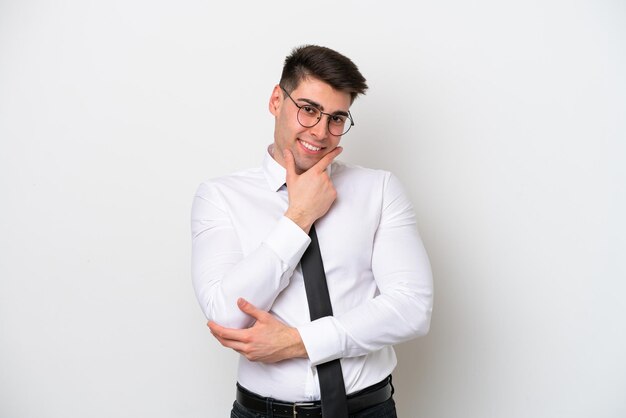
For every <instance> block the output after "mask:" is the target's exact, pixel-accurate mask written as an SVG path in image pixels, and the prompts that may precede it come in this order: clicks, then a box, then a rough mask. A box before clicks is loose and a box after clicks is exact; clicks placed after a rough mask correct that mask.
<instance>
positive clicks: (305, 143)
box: [300, 139, 322, 152]
mask: <svg viewBox="0 0 626 418" xmlns="http://www.w3.org/2000/svg"><path fill="white" fill-rule="evenodd" d="M300 144H302V146H303V147H304V148H306V149H308V150H309V151H313V152H317V151H319V150H321V149H322V147H316V146H315V145H313V144H309V143H308V142H304V141H303V140H301V139H300Z"/></svg>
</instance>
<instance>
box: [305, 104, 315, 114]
mask: <svg viewBox="0 0 626 418" xmlns="http://www.w3.org/2000/svg"><path fill="white" fill-rule="evenodd" d="M302 110H303V111H304V112H306V113H307V114H308V115H311V116H314V115H316V114H317V109H316V108H314V107H312V106H307V105H304V106H302Z"/></svg>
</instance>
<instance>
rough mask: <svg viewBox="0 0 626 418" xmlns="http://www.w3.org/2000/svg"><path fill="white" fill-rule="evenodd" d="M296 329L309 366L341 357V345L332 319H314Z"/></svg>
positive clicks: (327, 317) (328, 317)
mask: <svg viewBox="0 0 626 418" xmlns="http://www.w3.org/2000/svg"><path fill="white" fill-rule="evenodd" d="M296 329H297V330H298V332H299V333H300V338H302V343H303V344H304V347H305V348H306V352H307V354H308V356H309V361H310V362H311V366H317V365H318V364H322V363H326V362H327V361H331V360H335V359H337V358H340V357H342V352H343V350H342V345H343V344H342V343H341V338H340V333H339V332H338V330H337V327H336V324H335V319H334V318H333V317H331V316H326V317H324V318H320V319H316V320H315V321H312V322H309V323H308V324H305V325H301V326H299V327H296Z"/></svg>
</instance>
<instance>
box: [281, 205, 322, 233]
mask: <svg viewBox="0 0 626 418" xmlns="http://www.w3.org/2000/svg"><path fill="white" fill-rule="evenodd" d="M285 217H287V218H289V219H291V221H292V222H293V223H295V224H296V225H298V226H299V227H300V228H301V229H302V230H303V231H304V232H306V233H307V234H308V233H309V231H310V230H311V225H313V222H315V219H311V218H310V217H309V216H306V215H305V214H304V213H302V212H301V211H297V210H292V209H287V212H285Z"/></svg>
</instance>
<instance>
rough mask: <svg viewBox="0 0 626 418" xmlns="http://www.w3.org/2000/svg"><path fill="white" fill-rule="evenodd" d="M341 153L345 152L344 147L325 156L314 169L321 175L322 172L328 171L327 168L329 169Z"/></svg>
mask: <svg viewBox="0 0 626 418" xmlns="http://www.w3.org/2000/svg"><path fill="white" fill-rule="evenodd" d="M341 151H343V148H342V147H337V148H335V149H334V150H332V151H331V152H329V153H328V154H326V155H324V157H322V159H321V160H319V161H318V162H317V164H315V165H314V166H313V167H315V168H316V169H317V170H319V171H320V173H321V172H322V171H324V170H326V167H328V166H329V165H330V164H331V163H332V162H333V160H334V159H335V158H337V156H338V155H339V154H341Z"/></svg>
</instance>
